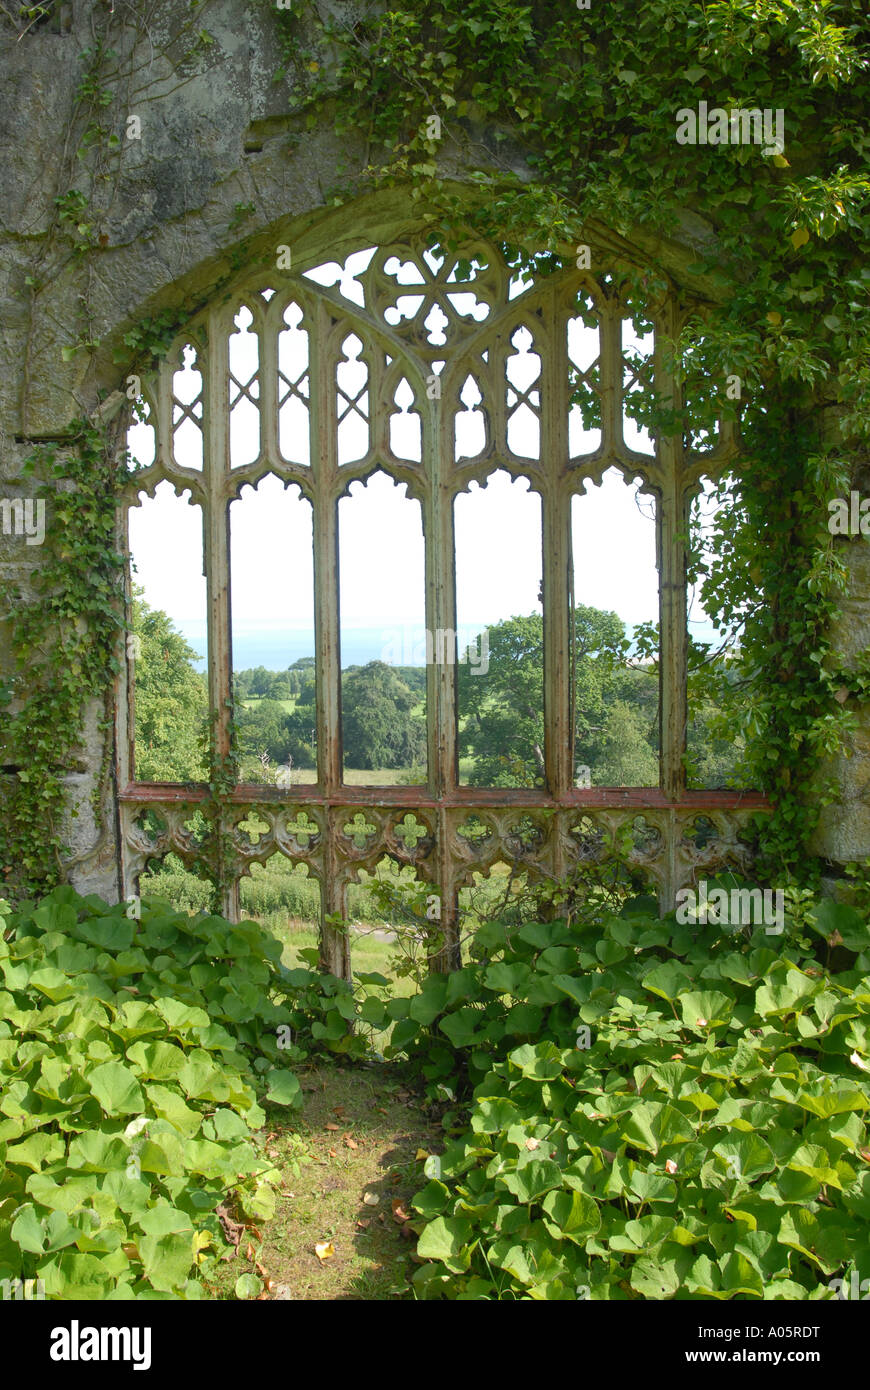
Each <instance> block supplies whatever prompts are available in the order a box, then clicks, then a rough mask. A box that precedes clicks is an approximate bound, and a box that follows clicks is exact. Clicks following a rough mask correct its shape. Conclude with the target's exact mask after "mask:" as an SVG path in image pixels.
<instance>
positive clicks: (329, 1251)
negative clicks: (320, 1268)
mask: <svg viewBox="0 0 870 1390" xmlns="http://www.w3.org/2000/svg"><path fill="white" fill-rule="evenodd" d="M314 1253H315V1255H316V1256H317V1258H318V1260H319V1261H320V1263H321V1264H323V1261H324V1260H331V1259H332V1257H333V1255H334V1254H335V1246H334V1245H333V1243H332V1241H331V1240H319V1241H318V1242H317V1244H316V1245H315V1247H314Z"/></svg>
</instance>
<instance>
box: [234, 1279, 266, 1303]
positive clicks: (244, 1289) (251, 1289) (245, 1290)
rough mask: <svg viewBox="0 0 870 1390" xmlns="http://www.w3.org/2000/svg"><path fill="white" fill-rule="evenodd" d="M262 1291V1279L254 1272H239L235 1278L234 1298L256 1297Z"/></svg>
mask: <svg viewBox="0 0 870 1390" xmlns="http://www.w3.org/2000/svg"><path fill="white" fill-rule="evenodd" d="M262 1292H263V1281H262V1279H258V1278H257V1276H256V1274H240V1275H239V1277H238V1279H237V1280H236V1298H258V1297H259V1296H260V1294H261V1293H262Z"/></svg>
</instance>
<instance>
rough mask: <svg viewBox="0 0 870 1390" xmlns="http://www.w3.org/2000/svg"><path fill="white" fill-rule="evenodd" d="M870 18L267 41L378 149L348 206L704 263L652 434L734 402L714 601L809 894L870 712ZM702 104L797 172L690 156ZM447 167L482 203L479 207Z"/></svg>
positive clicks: (531, 25)
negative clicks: (850, 585)
mask: <svg viewBox="0 0 870 1390" xmlns="http://www.w3.org/2000/svg"><path fill="white" fill-rule="evenodd" d="M865 18H866V16H865V13H864V5H863V0H823V3H818V2H817V0H713V3H711V4H706V5H701V4H698V3H697V2H696V0H626V2H625V3H622V4H620V5H610V4H603V3H599V2H598V0H591V4H590V5H589V6H588V7H586V8H581V7H580V6H578V5H577V4H575V3H573V0H557V3H552V0H540V2H538V0H533V3H521V0H410V2H409V3H405V4H401V5H399V4H390V3H387V4H378V5H374V4H369V5H354V6H339V7H329V12H327V8H326V7H325V6H321V5H317V4H315V3H302V0H298V3H296V4H294V5H293V7H292V8H291V9H290V10H289V11H288V10H286V9H283V8H282V9H281V10H279V11H278V12H277V20H276V22H277V23H278V25H279V26H280V27H281V31H282V34H283V43H284V53H285V59H286V61H285V64H284V68H283V69H282V72H281V73H280V74H278V76H279V77H280V78H283V76H284V75H285V73H291V72H292V73H293V74H294V83H295V85H296V88H297V97H298V93H299V90H300V89H301V90H303V91H304V93H305V94H306V98H307V119H308V122H309V125H310V126H311V127H313V126H314V125H316V124H317V123H318V122H319V121H320V120H321V119H322V112H323V110H328V111H330V112H332V113H333V119H334V122H335V125H336V129H337V131H338V132H339V133H340V134H342V135H351V134H354V133H358V134H361V135H362V136H363V137H364V138H365V141H366V164H365V167H364V168H363V169H362V170H359V169H355V170H350V169H348V171H347V173H348V175H352V184H353V187H354V189H355V190H357V189H358V186H359V178H360V175H361V176H362V178H363V180H367V181H368V182H369V183H370V184H371V185H372V186H382V185H384V184H390V183H410V185H411V196H412V197H413V198H414V199H415V201H416V202H417V205H418V208H419V210H420V213H421V217H422V218H423V220H424V221H426V222H428V223H429V225H430V228H431V231H432V235H433V239H435V240H437V241H438V242H440V243H441V244H442V245H444V246H446V247H447V248H451V249H455V248H456V247H458V246H459V245H461V243H462V240H463V239H464V237H466V236H467V234H468V232H469V230H472V231H474V230H477V231H479V232H480V233H482V234H484V235H486V236H488V237H491V238H495V239H498V240H500V241H501V243H502V244H503V245H505V246H506V248H507V250H508V253H509V254H510V255H512V256H513V258H514V259H515V262H516V263H517V264H518V265H520V264H529V263H533V262H538V263H540V260H541V257H542V255H543V256H544V257H546V256H547V254H549V255H550V256H552V255H556V256H559V255H562V256H564V255H565V253H566V246H567V247H570V246H571V245H572V244H575V243H579V242H582V241H589V240H590V239H591V237H590V231H591V230H594V228H596V227H599V228H600V227H604V228H609V229H611V230H612V231H615V232H616V233H618V234H620V235H621V236H623V237H625V238H626V239H627V240H630V241H631V242H632V244H635V245H636V244H638V242H640V244H641V246H642V247H643V248H645V256H644V258H645V260H646V262H647V264H648V266H649V268H650V270H651V271H652V272H653V273H654V274H655V273H659V272H661V273H665V272H666V269H667V265H666V260H665V258H664V256H663V255H661V254H660V253H659V252H658V251H657V248H656V238H658V237H662V236H668V235H669V234H670V235H674V236H675V237H678V236H680V235H681V234H682V235H683V236H685V234H686V232H687V231H688V233H689V234H690V235H693V236H694V239H695V244H696V245H699V246H701V247H703V248H704V249H699V251H698V259H697V262H696V263H695V264H694V265H690V266H689V267H688V268H687V269H688V272H689V275H690V276H696V277H698V283H699V284H702V285H704V286H705V287H707V292H706V297H707V300H708V302H707V303H706V304H705V306H704V311H703V312H702V313H700V314H697V315H693V316H692V317H691V318H689V320H688V321H687V323H686V324H685V325H684V327H683V329H682V331H681V333H680V335H679V337H678V339H677V341H675V342H674V343H672V344H670V345H669V346H670V352H671V360H672V363H673V365H674V366H675V367H676V370H677V373H678V376H679V377H680V378H681V381H682V386H683V393H684V404H683V406H682V408H681V409H680V410H675V409H674V407H673V403H672V402H662V401H657V400H656V399H655V398H654V397H653V396H651V397H650V399H649V401H648V404H647V417H646V423H647V424H648V425H649V427H650V428H652V429H656V430H659V431H667V432H674V431H683V432H684V433H686V434H688V432H689V431H690V430H699V429H704V428H707V429H709V428H711V427H712V426H713V425H714V422H715V419H716V415H717V414H725V415H726V416H727V415H729V414H732V415H733V412H734V410H735V407H734V406H733V405H732V404H731V403H730V402H729V400H728V398H727V396H726V381H727V378H728V377H729V376H735V375H736V376H738V377H739V378H740V383H741V397H740V399H741V405H740V407H739V410H740V416H741V426H742V445H743V447H742V464H741V469H740V476H739V477H738V478H736V479H735V480H734V484H733V486H732V487H731V488H729V489H727V490H723V491H722V492H721V493H720V499H719V500H720V504H721V510H720V516H719V522H718V528H717V538H716V539H717V540H718V541H719V542H720V546H721V548H720V550H719V551H718V552H717V553H718V556H719V558H718V560H715V561H714V563H713V564H712V565H710V566H709V567H708V568H707V570H706V572H702V573H701V574H700V575H699V577H700V578H701V581H702V584H701V598H702V601H703V605H704V609H705V611H706V612H707V614H708V615H709V617H710V618H711V619H713V620H714V621H715V620H720V621H721V622H722V623H723V625H725V626H726V627H727V626H728V624H729V623H731V622H733V620H734V618H735V615H737V616H738V617H739V618H740V619H741V620H742V621H743V622H744V623H745V630H744V633H743V637H742V644H741V655H740V663H739V674H738V679H737V681H736V683H733V684H732V686H731V690H732V693H735V692H736V695H737V701H736V704H735V707H734V710H733V713H734V715H735V716H736V717H739V718H740V719H741V722H742V725H743V730H744V732H745V734H746V737H747V747H748V764H749V767H748V771H749V774H750V776H751V777H752V778H753V780H754V781H755V784H756V785H759V786H761V787H762V788H763V789H764V790H766V791H767V792H769V793H770V795H771V797H772V800H773V803H774V813H773V815H772V816H771V817H767V818H765V819H764V821H763V822H762V823H761V824H760V826H759V834H760V851H761V865H760V867H761V868H762V870H764V869H765V868H766V870H767V871H768V872H769V873H777V874H779V875H780V877H781V876H782V873H783V871H786V872H794V873H796V874H804V875H805V874H806V873H808V872H810V871H811V861H810V860H809V859H808V857H807V855H806V848H807V845H808V842H809V840H810V837H811V835H812V832H813V830H814V827H815V824H816V822H817V818H818V813H819V810H820V808H821V806H822V805H823V804H824V802H825V801H826V800H830V799H831V798H832V796H833V787H832V785H831V784H830V783H829V782H825V780H824V778H823V776H822V774H821V770H820V769H821V767H822V761H823V759H824V757H825V756H826V755H829V754H831V753H832V752H833V751H835V750H836V749H837V748H839V747H841V746H842V742H843V738H844V735H845V734H846V733H847V732H848V731H849V730H850V729H852V728H854V727H855V724H856V715H857V711H858V706H859V705H860V704H862V703H866V700H867V696H868V691H870V661H861V662H858V663H853V664H852V665H851V667H850V669H849V670H843V669H842V668H841V663H840V662H839V661H838V659H837V657H836V654H835V651H834V649H833V646H832V642H831V623H832V620H833V618H834V617H835V616H836V613H837V608H838V600H839V598H840V597H841V595H842V593H843V590H844V587H845V584H846V567H845V564H844V550H843V545H844V544H850V543H851V544H855V543H857V544H861V543H862V542H861V541H860V539H859V540H858V541H857V542H845V543H844V542H841V541H836V542H835V541H834V539H833V538H832V537H831V536H830V535H829V534H828V531H827V526H826V523H827V518H828V512H827V502H828V500H829V499H830V498H831V497H832V496H837V495H842V492H843V489H846V490H848V483H849V478H850V476H851V475H852V474H853V473H854V470H855V466H856V462H857V460H859V459H860V457H861V451H862V450H865V449H866V448H867V443H868V438H870V298H868V289H870V270H868V269H867V267H866V266H865V265H864V264H863V259H864V254H863V253H864V251H865V250H866V244H867V232H868V226H870V219H868V213H867V204H868V197H870V181H868V178H867V154H868V151H870V132H868V130H867V124H866V104H864V103H862V102H861V100H860V98H859V91H860V87H861V84H862V83H866V81H867V68H868V48H867V33H866V28H865V26H864V24H863V23H862V21H863V20H865ZM701 101H704V102H706V103H707V104H708V107H709V108H714V107H721V108H725V109H726V110H731V109H733V108H742V109H753V108H758V109H759V110H761V111H765V110H768V111H770V112H771V113H775V112H777V111H781V112H782V117H783V125H784V137H785V138H784V143H783V146H782V148H780V149H774V148H772V147H771V148H769V149H768V150H767V152H766V153H764V152H762V149H761V148H759V146H758V145H754V144H748V145H739V144H728V145H727V146H719V147H716V146H711V145H703V144H700V143H699V144H694V145H693V144H677V143H676V113H677V112H678V111H680V110H685V109H687V108H688V109H691V110H695V109H696V108H698V106H699V103H700V102H701ZM439 161H440V163H439ZM445 161H447V162H448V163H449V162H450V161H455V163H456V165H457V167H458V166H459V165H462V166H463V167H464V170H465V176H466V178H467V176H468V172H469V169H470V171H471V176H472V178H473V179H474V178H476V179H477V181H478V182H479V184H480V186H481V191H482V195H483V196H481V197H480V198H479V199H477V200H476V202H475V203H474V204H473V205H470V204H469V199H468V197H467V195H465V194H462V195H458V194H456V193H455V192H453V191H451V187H452V188H453V189H455V184H453V185H452V186H451V185H450V184H448V183H445V182H444V181H443V180H442V178H441V177H440V175H441V174H442V172H443V168H444V162H445ZM523 164H524V165H525V168H524V169H522V168H521V167H520V166H522V165H523ZM529 171H531V178H530V177H529ZM342 196H343V194H342V192H341V191H340V190H337V191H336V192H335V194H334V198H333V200H334V201H336V202H339V201H341V199H342ZM698 218H702V219H704V223H703V224H700V225H701V230H700V233H699V231H698V227H699V224H698V222H697V219H698ZM691 219H695V221H694V222H693V221H692V220H691ZM704 224H706V225H704ZM625 269H626V272H627V273H628V274H629V275H632V274H633V276H634V281H635V283H636V281H637V275H638V273H637V270H636V268H635V269H634V270H632V268H631V267H628V266H627V267H626V268H625ZM834 403H836V410H835V412H834V413H835V415H836V425H835V427H834V428H827V429H823V428H822V426H821V422H820V408H822V407H824V406H826V405H829V404H834ZM847 458H850V459H851V460H852V463H851V465H847V463H846V462H845V460H846V459H847ZM726 557H727V559H726ZM759 596H760V597H759Z"/></svg>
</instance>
